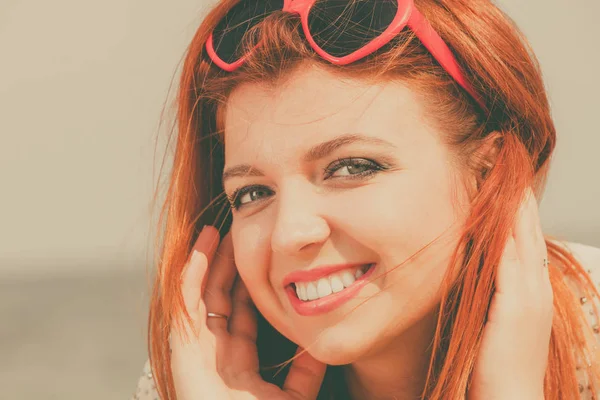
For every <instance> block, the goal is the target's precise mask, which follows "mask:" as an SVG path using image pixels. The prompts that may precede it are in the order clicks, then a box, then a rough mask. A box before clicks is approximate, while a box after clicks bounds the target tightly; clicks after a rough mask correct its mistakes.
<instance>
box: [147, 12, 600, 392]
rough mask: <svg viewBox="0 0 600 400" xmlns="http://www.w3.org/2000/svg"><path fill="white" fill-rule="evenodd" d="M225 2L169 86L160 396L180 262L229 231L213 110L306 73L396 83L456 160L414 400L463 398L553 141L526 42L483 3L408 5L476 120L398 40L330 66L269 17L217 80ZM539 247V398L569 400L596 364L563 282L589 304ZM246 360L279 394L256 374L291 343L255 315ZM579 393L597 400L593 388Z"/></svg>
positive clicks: (155, 312) (580, 272)
mask: <svg viewBox="0 0 600 400" xmlns="http://www.w3.org/2000/svg"><path fill="white" fill-rule="evenodd" d="M235 3H237V1H236V0H222V1H221V2H220V3H219V4H217V5H216V6H215V7H214V9H212V11H210V13H209V14H208V15H207V17H206V18H205V19H204V21H203V22H202V24H201V25H200V27H199V29H198V31H197V32H196V34H195V36H194V38H193V40H192V42H191V44H190V46H189V48H188V50H187V54H186V57H185V60H184V64H183V71H182V74H181V79H180V86H179V89H178V97H177V121H176V122H177V138H176V149H175V155H174V159H173V167H172V170H171V173H170V181H169V186H168V190H167V193H166V199H165V202H164V204H163V206H162V209H161V213H160V221H159V228H160V230H161V231H160V232H161V233H162V239H161V242H160V243H159V248H160V253H161V256H160V259H159V262H158V267H157V268H158V269H157V274H156V277H155V281H154V288H153V292H152V299H151V306H150V315H149V332H148V339H149V340H148V346H149V354H150V361H151V365H152V369H153V371H154V377H155V380H156V383H157V389H158V391H159V393H160V395H161V397H162V398H164V399H175V398H176V395H175V390H174V386H173V379H172V375H171V368H170V353H169V347H168V335H169V331H170V329H171V328H172V327H173V326H177V325H178V324H180V323H181V322H182V321H181V319H180V318H179V317H178V316H179V315H185V312H184V305H183V301H182V297H181V293H180V287H179V277H180V275H181V270H182V268H183V265H184V263H185V261H186V260H187V257H188V254H189V252H190V249H191V246H192V244H193V243H194V241H195V239H196V237H197V235H198V234H199V231H200V229H201V227H202V226H204V225H205V224H210V225H213V226H216V227H217V228H219V229H220V231H221V232H222V233H224V232H226V231H227V230H228V229H229V226H230V224H231V215H230V210H229V206H228V204H227V202H226V198H225V196H224V193H223V191H222V182H221V173H222V171H223V165H224V152H223V143H222V140H221V138H220V134H221V133H222V128H223V121H222V119H223V118H222V111H223V105H224V104H225V103H226V100H227V98H228V96H229V94H230V93H231V91H232V90H233V89H234V88H235V87H236V86H237V85H239V84H240V83H243V82H259V81H260V82H264V83H269V84H273V85H275V84H277V83H278V82H279V81H280V80H281V79H285V78H286V77H288V76H289V75H290V73H291V72H293V71H294V69H295V68H299V67H301V66H302V65H305V63H307V62H309V63H314V64H317V65H319V66H320V67H322V68H326V69H328V70H330V71H332V72H333V73H334V74H339V75H340V76H342V75H343V76H349V77H355V78H360V79H366V80H369V81H373V82H376V81H377V82H380V81H385V80H392V79H394V80H400V81H402V82H405V83H406V84H407V85H409V87H411V88H412V89H413V90H414V91H415V92H416V93H417V94H418V95H420V96H421V98H422V100H423V104H424V105H425V107H426V110H428V111H429V112H428V114H429V116H430V120H431V121H433V123H434V124H436V125H437V126H438V128H439V131H440V132H442V133H443V136H444V137H443V139H444V141H445V142H446V143H447V144H448V146H449V147H450V148H451V149H452V150H453V154H456V156H457V161H458V162H460V163H461V166H462V167H461V168H462V170H463V171H465V177H467V176H471V177H475V179H476V181H477V190H476V192H475V193H473V194H472V197H471V198H472V200H471V212H470V215H469V216H468V218H467V220H466V223H465V225H464V227H463V229H462V232H461V236H460V240H459V245H458V246H457V248H456V250H455V252H454V255H453V258H452V261H451V263H450V265H449V267H448V273H447V276H446V279H445V282H444V284H443V285H442V292H441V293H442V294H441V304H440V309H439V311H440V312H439V317H438V324H437V329H436V333H435V338H434V347H433V353H432V356H431V360H430V365H429V371H428V374H427V383H426V385H425V387H424V389H423V393H422V397H423V398H426V399H458V398H464V394H465V392H466V390H467V387H468V384H469V378H470V374H471V372H472V369H473V367H474V363H475V358H476V355H477V352H478V348H479V344H480V340H481V336H482V332H483V328H484V323H485V319H486V315H487V311H488V306H489V303H490V300H491V297H492V294H493V290H494V279H495V273H496V267H497V265H498V263H499V261H500V258H501V255H502V252H503V249H504V245H505V243H506V239H507V237H508V235H509V231H510V227H511V226H512V225H513V222H514V219H515V215H516V212H517V210H518V207H519V204H520V202H521V200H522V198H523V194H524V191H525V189H526V188H527V187H528V186H531V187H533V188H534V192H535V193H536V197H537V198H538V199H539V198H540V197H541V196H540V195H541V193H542V192H543V187H544V185H545V181H546V177H547V174H548V169H549V163H550V156H551V155H552V152H553V150H554V147H555V143H556V131H555V127H554V123H553V121H552V118H551V115H550V109H549V104H548V99H547V96H546V92H545V89H544V84H543V81H542V78H541V73H540V69H539V66H538V63H537V60H536V58H535V56H534V55H533V53H532V51H531V49H530V47H529V45H528V43H527V41H526V39H525V38H524V37H523V35H522V34H521V32H520V31H519V30H518V29H517V28H516V27H515V25H514V24H513V23H512V21H511V20H510V18H509V17H507V16H506V15H505V14H504V13H503V12H502V11H500V10H499V9H498V8H497V7H496V6H495V5H493V4H492V3H491V2H490V1H488V0H437V1H431V0H415V3H416V6H417V8H418V9H419V10H420V11H421V12H422V13H423V15H424V16H425V17H426V18H427V19H428V20H429V22H430V23H431V25H432V26H433V27H434V28H435V29H436V30H437V32H439V33H440V35H441V36H442V37H443V38H444V40H445V41H446V43H447V44H448V45H449V46H450V48H451V49H452V50H453V51H454V54H455V55H456V57H457V59H458V61H459V62H460V63H461V65H462V66H463V69H464V71H465V72H466V75H467V77H468V79H469V80H470V82H472V84H473V86H474V87H475V90H476V91H477V92H478V93H479V94H480V96H481V97H482V98H483V99H484V101H485V103H486V105H487V107H488V112H486V113H482V111H481V110H480V109H479V108H478V107H477V105H476V103H474V101H473V99H472V98H470V97H469V95H468V94H466V93H465V92H464V91H463V90H462V89H461V88H460V87H459V86H458V85H457V84H456V83H455V82H454V81H453V80H452V79H451V78H450V77H449V76H448V75H447V74H446V73H445V71H444V70H443V69H442V68H441V67H440V66H439V65H438V64H437V63H436V62H435V60H434V59H433V58H432V57H431V55H430V54H429V53H428V52H427V50H426V49H425V48H424V47H423V46H422V45H421V44H420V43H419V41H418V39H416V38H415V36H414V34H412V33H411V32H410V30H405V31H403V32H402V33H401V34H400V35H398V37H396V38H395V39H394V40H393V41H392V42H390V43H389V44H388V45H386V46H384V47H383V48H382V49H380V50H379V51H378V52H377V53H376V54H373V55H372V56H369V57H367V58H365V59H362V60H360V61H358V62H356V63H354V64H351V65H348V66H344V67H336V66H333V65H330V64H327V63H326V62H324V61H323V60H321V59H320V58H319V57H318V56H316V55H315V54H314V53H313V51H312V50H311V49H310V47H309V46H308V45H307V43H306V42H305V41H304V40H303V39H302V36H301V34H300V32H299V29H298V25H299V21H298V20H297V18H296V17H295V16H293V15H290V14H286V13H274V14H272V15H270V16H269V17H268V18H267V19H266V20H265V21H264V22H262V23H260V24H259V25H257V26H255V27H254V28H253V30H252V31H251V32H249V33H248V34H247V35H246V38H245V39H246V40H245V41H244V42H245V45H246V46H247V48H252V47H253V46H254V44H255V43H257V41H259V40H260V41H262V45H261V46H260V47H259V48H258V50H257V51H255V52H254V53H253V54H252V56H251V57H250V58H249V59H248V60H247V62H246V63H245V64H244V66H243V67H242V68H240V69H238V70H236V71H235V72H233V73H226V72H224V71H221V70H220V69H219V68H218V67H216V66H214V65H212V64H211V63H210V62H209V61H208V58H207V57H206V55H205V54H204V51H205V50H204V43H205V41H206V39H207V38H208V35H209V33H210V31H211V30H212V29H213V28H214V27H215V26H216V24H217V23H218V21H219V20H220V18H221V17H222V16H224V15H225V13H226V12H227V11H228V10H229V9H230V8H231V7H232V6H233V5H234V4H235ZM486 146H488V148H489V147H491V148H494V149H496V152H495V153H494V157H493V158H491V157H490V156H489V153H488V152H482V151H480V149H482V148H484V147H486ZM159 237H161V235H159ZM546 244H547V248H548V253H549V260H550V267H549V268H550V278H551V282H552V286H553V289H554V315H555V316H554V322H553V326H552V334H551V340H550V353H549V360H548V368H547V371H546V377H545V385H544V386H545V389H544V390H545V398H546V399H547V400H551V399H574V398H577V397H578V396H579V388H578V381H577V377H576V374H575V371H576V369H579V368H580V367H579V366H578V365H579V363H580V362H581V360H585V363H584V365H583V366H582V367H581V368H583V369H584V372H585V373H587V375H588V377H589V379H590V381H592V382H593V381H596V380H597V379H598V378H599V377H600V367H599V365H598V359H597V356H596V354H595V352H594V351H595V350H594V348H593V347H592V344H593V343H592V342H591V341H592V340H594V339H593V337H594V335H593V333H592V332H591V327H589V324H588V323H587V320H586V317H585V315H584V314H583V311H582V309H581V307H580V305H579V299H578V296H577V295H576V294H575V293H574V292H573V290H572V289H571V288H570V286H569V285H573V284H574V285H576V286H577V287H579V289H580V291H581V293H582V295H585V296H587V297H588V298H592V297H596V296H598V295H599V293H598V291H597V289H596V288H595V286H594V284H593V282H592V281H591V280H590V278H589V277H588V276H587V274H586V273H585V271H584V269H583V267H582V266H581V265H580V263H579V262H578V261H577V260H576V259H575V258H574V257H573V256H572V255H571V254H570V253H569V252H568V251H567V250H565V248H563V247H562V246H561V245H559V244H558V243H555V242H553V241H551V240H550V239H549V238H546ZM594 310H595V304H594ZM595 311H596V310H595ZM596 315H597V312H596ZM263 343H269V344H270V346H264V345H263ZM258 349H259V359H260V364H261V367H263V368H264V370H263V371H261V372H262V373H263V377H264V379H266V380H268V381H270V382H273V383H277V384H281V380H282V379H283V377H284V376H283V375H281V374H280V375H277V374H272V373H270V372H269V369H268V368H267V367H271V366H273V365H277V364H280V363H284V362H285V361H286V360H288V359H289V358H291V357H292V356H293V354H294V346H293V344H292V343H291V342H289V341H288V340H287V339H286V338H284V337H282V336H281V335H280V334H279V333H278V332H277V331H275V330H274V329H273V328H272V327H271V326H270V325H269V324H268V322H267V321H265V320H264V319H263V318H262V317H261V316H260V315H259V340H258ZM333 374H334V371H333V370H332V372H331V373H330V372H329V371H328V375H326V379H325V381H324V383H323V386H322V391H321V394H320V397H319V398H334V397H335V395H334V393H335V392H336V390H338V389H336V388H335V380H334V379H333V378H334V375H333ZM590 390H591V391H592V394H593V395H594V396H597V395H596V391H595V388H594V387H591V388H590Z"/></svg>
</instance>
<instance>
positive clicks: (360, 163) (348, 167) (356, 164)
mask: <svg viewBox="0 0 600 400" xmlns="http://www.w3.org/2000/svg"><path fill="white" fill-rule="evenodd" d="M385 169H386V167H385V166H382V165H380V164H378V163H376V162H375V161H372V160H369V159H366V158H352V157H351V158H341V159H338V160H335V161H334V162H332V163H331V164H329V165H328V166H327V167H325V168H324V169H323V172H324V173H325V177H324V179H328V178H333V179H366V178H368V177H369V176H371V175H374V174H376V173H377V172H379V171H382V170H385ZM336 171H345V173H342V174H338V175H334V173H335V172H336ZM270 194H273V191H272V190H271V189H269V188H267V187H265V186H262V185H250V186H245V187H242V188H240V189H238V190H236V191H235V192H233V194H232V195H231V196H227V197H228V200H229V204H230V205H231V208H233V209H234V210H239V209H240V208H241V207H244V206H245V205H248V204H250V203H253V202H255V201H257V200H260V199H261V198H262V197H263V196H268V195H270Z"/></svg>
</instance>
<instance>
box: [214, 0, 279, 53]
mask: <svg viewBox="0 0 600 400" xmlns="http://www.w3.org/2000/svg"><path fill="white" fill-rule="evenodd" d="M282 8H283V0H258V1H257V0H241V1H240V2H239V3H238V4H236V5H235V6H234V7H233V8H232V9H231V10H229V12H228V13H227V14H226V15H225V17H224V18H223V19H222V20H221V21H220V22H219V24H218V25H217V27H216V28H215V30H214V31H213V45H214V48H215V52H216V53H217V55H218V56H219V58H221V60H223V61H225V62H226V63H228V64H231V63H233V62H235V61H237V60H239V59H240V58H241V57H242V54H240V51H241V44H242V43H241V42H242V38H243V37H244V34H245V33H246V32H247V31H248V30H249V29H251V28H252V27H253V26H255V25H256V24H258V23H260V22H261V21H262V20H264V19H265V17H267V16H268V15H269V14H271V13H272V12H273V11H277V10H281V9H282Z"/></svg>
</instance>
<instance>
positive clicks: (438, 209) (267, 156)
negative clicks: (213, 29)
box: [224, 67, 468, 365]
mask: <svg viewBox="0 0 600 400" xmlns="http://www.w3.org/2000/svg"><path fill="white" fill-rule="evenodd" d="M432 126H433V124H428V123H427V119H426V116H425V115H424V112H423V109H422V104H421V100H420V99H419V98H418V97H417V95H416V94H415V92H413V91H411V90H410V89H409V88H408V87H407V86H405V85H404V84H401V83H397V82H396V83H387V84H381V85H377V86H375V85H372V84H366V83H364V82H362V81H359V80H352V79H340V78H338V77H336V76H334V75H331V74H330V73H329V72H326V71H324V70H321V69H318V68H317V67H311V68H307V69H304V70H302V72H297V73H294V75H293V77H292V78H291V79H290V80H288V81H286V83H283V84H281V85H279V86H277V87H276V88H274V89H273V88H268V87H267V86H263V85H261V84H258V83H251V84H245V85H242V86H240V87H238V88H237V89H236V90H235V91H234V92H233V94H232V96H231V97H230V99H229V101H228V103H227V110H226V116H225V133H224V135H225V137H224V140H225V161H226V165H225V170H226V173H225V174H226V175H230V177H229V178H227V179H226V180H225V181H224V186H225V190H226V193H227V195H228V196H232V195H233V194H234V192H235V191H236V190H238V189H242V191H241V192H238V195H237V199H236V200H235V204H234V206H235V207H238V206H239V208H238V209H237V210H236V209H234V214H233V225H232V227H231V234H232V239H233V243H234V251H235V262H236V265H237V268H238V270H239V273H240V275H241V277H242V279H243V280H244V282H245V283H246V285H247V287H248V290H249V292H250V294H251V296H252V299H253V300H254V302H255V304H256V306H257V307H258V309H259V310H260V312H261V313H262V314H263V315H264V316H265V318H267V320H268V321H269V322H270V323H271V324H272V325H273V326H274V327H275V328H276V329H277V330H279V331H280V332H281V333H282V334H284V335H285V336H286V337H288V338H289V339H291V340H292V341H294V342H295V343H297V344H299V345H300V346H302V347H305V348H307V347H308V350H309V352H310V353H311V354H312V355H313V356H314V357H315V358H317V359H319V360H320V361H322V362H325V363H328V364H332V365H339V364H347V363H351V362H354V361H356V360H358V359H360V358H361V357H365V356H367V355H370V354H375V353H374V352H380V351H385V349H386V347H387V346H390V345H391V344H393V342H394V341H395V340H398V339H399V338H400V337H401V336H402V335H403V334H404V333H406V332H408V331H409V329H410V328H414V327H416V326H419V322H422V321H424V320H426V319H427V317H429V316H431V315H432V314H433V312H434V310H435V306H436V304H437V303H438V300H439V295H438V293H437V290H438V288H439V286H440V283H441V280H442V278H443V276H444V273H445V271H446V268H447V264H448V262H449V258H450V256H451V253H452V251H453V249H454V247H455V245H456V240H457V239H458V236H457V232H458V229H459V228H460V227H461V225H462V223H463V221H464V218H465V217H466V212H467V208H468V199H467V197H466V190H465V189H464V186H463V185H462V184H460V180H459V179H458V178H457V176H458V170H457V168H458V167H457V164H456V163H455V162H454V161H453V157H452V153H451V152H450V149H449V148H448V147H447V146H446V145H445V144H443V143H442V141H441V133H440V132H438V131H436V130H435V129H434V128H432ZM240 165H247V166H250V168H251V169H250V170H247V169H244V168H241V169H237V173H236V170H232V169H231V168H236V167H239V166H240ZM227 171H230V172H233V173H231V174H229V173H227ZM440 235H441V237H440V238H439V239H438V241H436V242H435V243H434V244H433V245H432V246H430V247H429V248H427V249H426V250H424V251H423V252H421V253H420V254H418V255H417V256H415V257H414V258H412V259H410V260H408V259H409V258H410V257H411V256H413V255H414V254H415V253H416V252H417V251H419V250H420V249H421V248H422V247H423V246H425V245H427V244H428V243H429V242H431V241H433V240H435V239H436V238H438V236H440ZM407 260H408V261H407ZM402 263H404V264H402ZM344 264H352V266H348V265H346V266H345V267H344ZM399 264H402V265H400V266H398V265H399ZM369 265H370V267H369V268H368V269H366V266H369ZM332 266H333V267H332ZM322 267H325V268H322ZM357 270H360V271H361V272H363V273H365V274H364V275H362V276H360V274H361V272H357ZM357 275H358V276H359V278H358V279H356V277H357ZM413 330H414V329H413ZM317 339H318V340H317Z"/></svg>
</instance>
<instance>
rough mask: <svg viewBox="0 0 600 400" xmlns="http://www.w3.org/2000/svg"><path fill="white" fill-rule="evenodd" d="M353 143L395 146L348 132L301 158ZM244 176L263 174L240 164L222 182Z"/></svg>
mask: <svg viewBox="0 0 600 400" xmlns="http://www.w3.org/2000/svg"><path fill="white" fill-rule="evenodd" d="M355 143H362V144H374V145H378V146H385V147H391V148H394V149H395V148H397V147H396V145H394V144H392V143H390V142H388V141H387V140H383V139H380V138H376V137H372V136H365V135H360V134H355V133H350V134H345V135H342V136H338V137H336V138H335V139H332V140H329V141H327V142H323V143H319V144H317V145H315V146H313V147H311V148H310V149H309V150H308V151H307V152H306V154H305V155H304V157H303V158H302V160H303V161H304V162H305V163H309V162H314V161H317V160H320V159H322V158H325V157H327V156H328V155H330V154H331V153H333V152H334V151H336V150H337V149H339V148H341V147H343V146H347V145H349V144H355ZM244 176H264V174H263V173H262V172H261V171H260V170H259V169H257V168H254V167H252V166H251V165H250V164H240V165H236V166H234V167H230V168H227V169H226V170H225V171H224V172H223V183H225V181H226V180H227V179H230V178H233V177H244Z"/></svg>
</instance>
